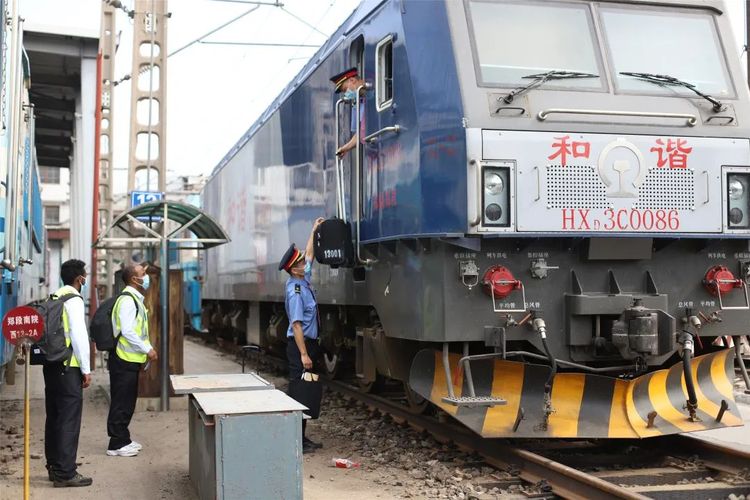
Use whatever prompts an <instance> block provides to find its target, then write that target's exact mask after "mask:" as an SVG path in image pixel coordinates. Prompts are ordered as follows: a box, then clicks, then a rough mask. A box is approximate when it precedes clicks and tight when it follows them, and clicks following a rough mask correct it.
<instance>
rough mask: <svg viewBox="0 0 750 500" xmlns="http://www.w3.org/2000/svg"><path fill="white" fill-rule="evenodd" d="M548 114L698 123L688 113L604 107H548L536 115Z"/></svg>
mask: <svg viewBox="0 0 750 500" xmlns="http://www.w3.org/2000/svg"><path fill="white" fill-rule="evenodd" d="M549 115H602V116H641V117H647V118H682V119H685V120H687V123H686V125H687V126H689V127H695V125H696V124H697V123H698V117H696V116H695V115H691V114H688V113H661V112H657V113H654V112H649V111H615V110H605V109H566V108H550V109H545V110H544V111H540V112H539V113H538V114H537V115H536V117H537V119H539V121H544V120H546V119H547V118H548V117H549Z"/></svg>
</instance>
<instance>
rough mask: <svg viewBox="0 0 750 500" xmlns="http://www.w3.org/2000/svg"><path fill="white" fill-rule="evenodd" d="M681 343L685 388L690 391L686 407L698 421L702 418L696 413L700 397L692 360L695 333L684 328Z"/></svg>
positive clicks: (694, 420) (691, 417) (693, 418)
mask: <svg viewBox="0 0 750 500" xmlns="http://www.w3.org/2000/svg"><path fill="white" fill-rule="evenodd" d="M680 343H681V344H682V371H683V373H684V374H685V388H686V389H687V393H688V399H687V405H686V408H687V410H688V412H689V413H690V420H691V421H692V422H698V421H700V418H699V417H698V415H697V414H696V409H697V408H698V397H697V396H696V394H695V380H693V369H692V366H691V362H690V360H691V358H692V357H693V350H694V347H693V334H692V333H690V332H688V331H686V330H683V331H682V335H680Z"/></svg>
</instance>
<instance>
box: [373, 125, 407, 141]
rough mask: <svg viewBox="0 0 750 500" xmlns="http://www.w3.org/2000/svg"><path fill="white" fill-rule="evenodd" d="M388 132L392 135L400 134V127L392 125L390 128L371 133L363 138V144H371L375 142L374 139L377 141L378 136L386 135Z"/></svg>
mask: <svg viewBox="0 0 750 500" xmlns="http://www.w3.org/2000/svg"><path fill="white" fill-rule="evenodd" d="M388 132H393V133H394V134H398V133H399V132H401V126H400V125H393V126H392V127H383V128H381V129H380V130H378V131H377V132H373V133H372V134H370V135H368V136H367V137H365V142H367V143H373V142H375V139H377V138H378V137H379V136H381V135H383V134H387V133H388Z"/></svg>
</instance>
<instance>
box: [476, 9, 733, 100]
mask: <svg viewBox="0 0 750 500" xmlns="http://www.w3.org/2000/svg"><path fill="white" fill-rule="evenodd" d="M467 7H468V14H469V15H468V17H469V24H470V29H471V33H472V37H473V40H472V41H473V45H474V54H475V62H476V67H477V78H478V80H479V83H480V84H481V85H485V86H498V87H520V86H523V85H527V84H528V83H529V80H528V78H524V77H527V76H528V75H530V74H532V75H533V74H540V73H547V72H550V71H568V72H580V73H590V74H595V75H603V69H602V56H601V54H602V53H606V54H608V55H607V57H608V60H609V66H610V68H611V72H612V80H613V81H615V85H616V90H617V91H621V92H626V93H638V94H666V95H680V96H683V95H684V96H687V95H690V94H691V93H692V92H691V90H690V89H688V88H685V87H684V86H683V87H680V86H676V85H655V84H654V82H653V81H645V80H644V79H639V78H635V77H633V76H627V75H622V74H621V72H636V73H653V74H659V75H670V76H671V77H674V78H675V79H678V80H682V81H684V82H689V83H690V84H692V85H694V86H695V88H696V89H698V90H699V91H700V92H703V93H706V94H710V95H711V96H715V97H732V96H733V95H734V90H733V87H732V83H731V80H730V78H729V74H728V72H727V68H726V64H725V59H724V52H723V49H722V46H721V42H720V40H719V36H718V31H717V28H716V24H715V22H714V19H713V17H712V15H711V14H710V13H709V12H707V11H705V12H704V11H687V10H684V9H674V8H673V9H665V8H663V7H646V6H641V7H639V8H638V9H637V10H636V9H634V8H629V7H625V6H622V7H620V6H614V5H612V6H598V7H595V8H592V7H591V6H589V5H588V4H584V3H576V4H568V3H563V2H560V3H557V4H551V3H547V2H539V3H515V2H497V1H491V0H468V2H467ZM594 16H597V18H598V22H599V25H600V26H601V32H602V35H601V36H602V40H601V42H600V41H599V40H598V37H597V35H596V33H595V30H594ZM529 20H533V22H529ZM543 86H544V88H576V89H590V90H603V89H604V82H603V78H602V77H601V76H600V77H597V78H580V79H579V78H576V79H559V80H552V79H550V80H548V81H545V82H544V84H543Z"/></svg>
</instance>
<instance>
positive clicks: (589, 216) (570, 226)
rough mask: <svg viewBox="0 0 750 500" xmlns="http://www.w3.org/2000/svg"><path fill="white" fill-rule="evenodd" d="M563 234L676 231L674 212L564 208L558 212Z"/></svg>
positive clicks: (676, 223) (677, 225)
mask: <svg viewBox="0 0 750 500" xmlns="http://www.w3.org/2000/svg"><path fill="white" fill-rule="evenodd" d="M560 214H561V220H560V229H562V230H563V231H641V232H651V231H658V232H662V231H679V230H680V214H679V212H678V211H677V210H664V209H658V210H652V209H640V210H639V209H637V208H631V209H627V208H620V209H614V208H607V209H605V210H592V209H586V208H563V209H562V210H560Z"/></svg>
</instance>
